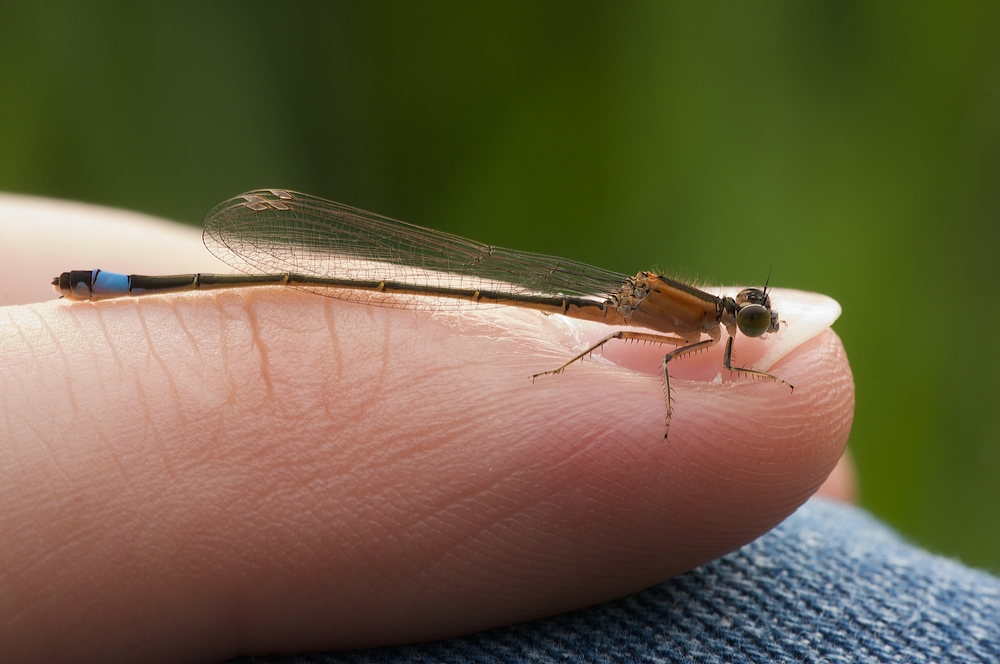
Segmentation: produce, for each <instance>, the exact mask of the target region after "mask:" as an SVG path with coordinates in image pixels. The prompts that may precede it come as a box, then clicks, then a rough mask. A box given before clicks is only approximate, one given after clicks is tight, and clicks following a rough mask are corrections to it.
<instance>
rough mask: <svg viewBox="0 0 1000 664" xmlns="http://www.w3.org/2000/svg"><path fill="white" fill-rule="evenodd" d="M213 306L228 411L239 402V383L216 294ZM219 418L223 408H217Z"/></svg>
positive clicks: (232, 409)
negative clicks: (225, 385)
mask: <svg viewBox="0 0 1000 664" xmlns="http://www.w3.org/2000/svg"><path fill="white" fill-rule="evenodd" d="M214 302H215V307H216V309H217V310H218V312H219V315H218V318H217V320H218V322H219V339H220V340H221V343H220V344H219V357H220V359H221V360H222V373H223V374H224V375H225V376H226V380H227V381H228V383H229V391H228V393H227V394H228V396H227V398H226V404H227V405H228V406H229V410H230V412H233V411H235V410H236V406H237V404H238V403H239V396H238V394H239V383H238V382H237V380H236V376H235V375H234V374H233V369H232V367H231V366H230V362H229V344H228V343H227V342H228V340H229V334H228V333H227V332H226V315H225V311H224V310H223V308H222V306H221V301H220V298H219V297H218V296H216V297H215V300H214ZM219 417H220V419H222V420H224V419H225V413H224V411H223V409H221V408H220V409H219ZM221 424H222V428H223V429H224V428H225V423H224V421H223V422H221Z"/></svg>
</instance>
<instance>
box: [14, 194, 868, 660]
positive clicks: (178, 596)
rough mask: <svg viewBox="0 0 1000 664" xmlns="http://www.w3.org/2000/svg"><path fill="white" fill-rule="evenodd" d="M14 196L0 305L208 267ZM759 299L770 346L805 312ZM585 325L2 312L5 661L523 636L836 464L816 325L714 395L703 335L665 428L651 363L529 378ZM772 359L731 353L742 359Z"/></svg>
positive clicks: (323, 315)
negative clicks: (78, 286) (754, 372)
mask: <svg viewBox="0 0 1000 664" xmlns="http://www.w3.org/2000/svg"><path fill="white" fill-rule="evenodd" d="M25 210H27V213H28V214H33V215H36V217H34V218H35V219H36V221H37V222H41V221H43V220H44V221H45V222H46V223H50V224H51V226H50V227H48V228H49V230H52V231H54V235H50V236H46V235H45V233H46V229H45V228H41V227H40V226H37V225H36V226H34V227H32V228H30V229H28V230H29V231H30V232H29V237H34V238H36V239H37V241H35V242H28V241H26V240H24V237H25V236H24V235H20V236H19V237H18V238H17V240H16V241H12V240H11V237H12V236H13V234H14V232H15V231H14V230H12V228H11V227H9V226H8V227H4V226H2V225H0V232H3V233H4V234H5V237H6V238H7V240H6V241H4V243H3V247H2V251H3V254H4V259H5V267H4V268H2V269H3V270H4V271H9V270H11V269H12V268H17V271H18V274H19V275H20V278H21V279H22V280H28V279H29V278H30V281H23V282H22V283H24V284H25V286H23V287H17V286H15V287H13V288H14V289H15V290H14V291H12V292H11V293H8V294H7V297H9V298H11V299H10V300H7V301H12V300H13V299H15V298H20V297H23V298H26V300H27V301H33V300H36V299H37V297H39V296H40V295H41V293H40V292H39V295H35V294H34V291H31V292H29V289H32V288H43V287H44V288H45V289H49V288H50V287H49V286H48V285H47V284H48V282H49V281H50V280H51V278H52V277H53V276H54V275H56V274H58V273H59V272H61V271H63V270H66V269H71V268H72V269H78V268H91V267H106V268H107V269H111V270H115V271H119V272H144V273H156V272H186V271H226V270H225V268H220V267H219V265H218V264H217V263H216V262H215V261H214V259H211V257H210V256H209V255H208V254H207V252H205V251H204V249H203V248H202V247H201V246H200V240H199V238H198V233H197V232H195V231H188V230H186V229H175V228H171V227H161V226H158V225H156V224H155V223H152V225H150V222H145V223H144V222H142V220H138V221H133V220H128V221H127V224H128V226H127V227H128V228H130V229H132V231H130V232H133V233H134V234H133V235H132V236H131V239H128V238H126V239H122V235H121V230H120V229H119V230H118V231H117V234H115V235H104V233H105V232H106V231H107V229H106V228H105V227H106V226H107V225H108V224H111V225H112V226H115V223H114V218H116V217H121V218H122V219H125V213H114V212H109V211H103V210H95V209H93V208H87V207H78V206H73V205H68V204H61V203H55V202H51V201H42V200H37V199H35V200H25V199H20V198H16V197H15V198H4V199H0V224H3V223H6V222H11V220H13V221H12V222H11V223H13V224H14V225H15V226H17V227H18V228H19V229H20V230H18V231H17V233H23V232H24V227H23V226H18V225H19V224H21V223H22V222H20V221H19V220H18V215H23V214H25ZM81 215H82V216H84V217H87V219H86V220H84V221H80V218H81ZM88 215H90V216H88ZM102 225H103V226H102ZM106 237H115V238H116V240H115V242H114V243H113V244H112V245H111V246H110V247H109V246H108V245H107V244H106V242H105V238H106ZM130 242H131V243H134V244H133V245H131V246H134V247H136V249H135V250H130V249H129V248H128V247H129V246H130V245H129V243H130ZM115 256H117V257H118V258H117V259H116V258H115ZM7 283H10V282H7ZM28 284H30V285H28ZM36 284H41V286H36ZM22 293H25V294H24V295H22ZM50 297H54V293H53V294H52V295H51V296H50ZM803 298H804V299H803ZM775 299H776V300H777V301H778V303H785V305H786V307H785V308H782V307H781V306H778V309H779V311H781V313H782V317H783V318H786V319H788V322H789V323H790V325H789V328H788V331H792V332H794V331H795V329H796V327H798V328H799V329H800V330H801V329H804V327H805V324H802V325H799V324H798V321H797V320H796V319H792V318H790V317H789V315H788V314H787V313H786V312H788V311H791V310H794V309H795V306H793V305H794V304H795V303H803V304H808V303H809V302H813V304H815V305H816V306H817V307H819V306H820V304H817V303H818V302H820V301H811V300H809V299H808V296H807V295H803V294H796V293H795V292H792V291H776V295H775ZM26 300H25V299H22V300H21V301H26ZM823 306H826V305H823ZM827 314H828V317H829V316H833V317H835V313H834V314H830V312H829V311H827ZM830 322H832V318H831V319H830V320H829V321H828V322H827V323H825V324H823V325H822V326H820V327H819V328H818V330H823V328H825V327H826V326H827V325H829V323H830ZM811 324H814V325H815V324H816V322H815V321H813V322H812V323H811ZM818 330H817V331H818ZM605 333H606V330H605V329H604V327H603V326H600V325H596V324H587V323H581V322H576V321H568V320H566V319H564V318H562V317H559V316H543V315H540V314H536V313H534V312H525V311H520V310H513V309H509V308H488V307H480V308H475V307H470V308H469V309H468V310H466V311H460V312H454V311H442V312H435V313H428V312H413V311H405V310H393V309H387V308H380V307H374V306H365V305H358V304H350V303H347V302H342V301H338V300H333V299H329V298H322V297H317V296H315V295H311V294H306V293H301V292H297V291H292V290H288V289H281V288H258V289H245V290H234V291H225V292H221V291H218V292H206V293H190V294H180V295H168V296H157V297H148V298H134V299H131V298H130V299H122V300H117V301H107V302H101V303H94V304H92V303H69V302H65V301H62V302H60V301H49V302H44V303H41V304H33V305H28V306H12V307H9V308H5V309H4V310H3V311H2V317H0V339H2V346H0V349H2V360H0V381H2V382H0V396H2V402H0V408H2V410H3V417H4V420H3V421H4V425H3V430H2V431H3V433H2V436H0V441H2V443H0V533H3V545H2V547H0V587H2V588H4V592H3V593H2V594H0V625H2V627H0V652H4V653H7V656H8V657H10V658H11V659H12V660H17V661H35V660H38V661H41V660H62V659H67V658H72V659H80V660H83V659H100V660H102V661H118V660H123V661H124V660H128V661H136V660H138V661H149V662H154V661H188V660H190V661H215V660H221V659H225V658H227V657H231V656H233V655H236V654H239V653H267V652H303V651H309V650H321V649H334V648H354V647H364V646H372V645H380V644H390V643H400V642H408V641H415V640H429V639H438V638H446V637H449V636H454V635H457V634H463V633H468V632H472V631H476V630H481V629H485V628H488V627H492V626H496V625H501V624H510V623H515V622H520V621H524V620H528V619H531V618H535V617H539V616H544V615H550V614H554V613H558V612H561V611H566V610H570V609H574V608H578V607H582V606H586V605H590V604H594V603H598V602H602V601H605V600H608V599H611V598H614V597H619V596H622V595H625V594H628V593H631V592H633V591H636V590H638V589H640V588H643V587H647V586H649V585H652V584H655V583H657V582H659V581H661V580H663V579H666V578H668V577H670V576H673V575H676V574H679V573H681V572H684V571H686V570H688V569H691V568H693V567H695V566H697V565H699V564H701V563H704V562H706V561H708V560H710V559H712V558H715V557H717V556H719V555H722V554H723V553H725V552H728V551H731V550H733V549H735V548H737V547H739V546H740V545H742V544H744V543H746V542H748V541H751V540H753V539H754V538H756V537H757V536H759V535H760V534H762V533H764V532H766V531H767V530H769V529H770V528H771V527H773V526H774V525H775V524H777V523H778V522H780V521H781V520H782V519H783V518H784V517H786V516H787V515H788V514H790V513H791V512H793V511H794V510H795V509H796V508H797V507H798V506H799V505H800V504H801V503H802V502H803V501H805V500H806V499H807V498H808V497H809V496H810V495H812V494H813V493H815V492H816V490H817V488H818V487H820V485H821V484H822V482H823V480H824V478H825V477H827V475H828V474H829V473H830V471H831V469H833V468H834V466H835V465H836V463H837V460H838V459H839V458H840V456H841V452H842V451H843V448H844V445H845V443H846V440H847V436H848V433H849V430H850V424H851V418H852V412H853V403H854V401H853V399H854V391H853V382H852V380H851V374H850V369H849V366H848V364H847V359H846V355H845V354H844V350H843V347H842V345H841V344H840V340H839V339H838V338H837V336H836V335H835V334H834V333H833V332H832V331H831V330H829V329H825V331H818V333H817V334H815V335H814V336H811V337H809V338H804V339H801V340H799V342H798V343H797V344H796V345H794V346H793V347H791V348H788V349H787V354H785V355H784V356H783V357H782V358H781V359H780V361H779V362H778V363H777V364H776V365H775V366H774V367H773V369H772V370H773V371H774V372H775V373H776V374H778V375H780V376H781V377H782V378H784V379H786V380H788V381H789V382H790V383H792V384H794V385H795V391H794V392H793V393H789V390H788V389H787V388H786V387H784V386H782V385H779V384H776V383H772V382H770V381H766V380H762V381H754V382H751V381H739V382H737V383H735V384H728V383H725V384H718V383H713V382H711V381H712V378H713V377H714V376H715V375H716V374H717V373H718V372H719V371H720V369H721V365H722V360H721V353H722V348H721V345H720V346H717V347H715V348H713V349H711V351H709V352H706V353H701V354H698V355H696V356H693V357H690V358H685V359H684V360H682V361H678V362H676V363H672V364H671V377H672V382H671V385H672V386H673V388H674V390H675V393H676V396H675V398H676V403H675V409H674V416H673V421H672V424H671V429H670V440H669V441H668V442H664V441H663V439H662V434H663V417H664V406H663V401H662V399H663V396H662V383H661V381H660V378H659V377H658V372H659V361H658V358H659V357H660V356H662V352H663V351H662V349H658V348H655V347H643V346H640V345H635V344H620V345H614V346H612V345H609V346H608V348H607V351H606V353H605V360H608V361H605V360H602V359H600V357H599V356H598V357H595V359H594V360H593V361H585V362H583V363H581V364H576V365H574V366H572V367H571V368H570V369H569V370H567V371H566V373H565V374H563V375H560V376H554V377H546V378H545V379H544V380H543V379H539V380H537V381H535V383H534V384H532V383H531V381H530V379H529V377H530V376H531V375H532V374H534V373H537V372H538V371H539V370H545V369H547V368H550V367H553V366H558V365H559V364H561V363H562V361H564V360H565V358H566V357H567V356H568V355H569V354H570V353H571V352H572V350H573V349H574V348H577V347H578V346H582V345H583V344H585V343H586V342H588V341H593V340H594V339H597V338H600V337H601V336H602V335H603V334H605ZM784 334H785V332H783V333H782V335H784ZM782 338H784V337H783V336H782V337H779V340H780V339H782ZM788 338H789V339H790V338H791V337H788ZM774 344H775V341H771V342H762V341H759V340H749V339H745V338H742V337H741V338H740V339H739V340H738V343H737V352H738V353H740V355H739V361H740V362H741V363H746V364H748V365H749V364H753V363H754V362H755V361H756V359H757V358H758V357H759V356H760V355H761V354H763V353H765V352H767V351H768V349H769V348H771V347H772V346H773V345H774ZM611 362H614V363H615V364H618V365H619V366H618V367H616V366H614V365H613V364H612V363H611ZM622 366H624V367H629V368H630V369H631V370H623V369H622V368H620V367H622Z"/></svg>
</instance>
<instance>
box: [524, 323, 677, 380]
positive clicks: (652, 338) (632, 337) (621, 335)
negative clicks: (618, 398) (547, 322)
mask: <svg viewBox="0 0 1000 664" xmlns="http://www.w3.org/2000/svg"><path fill="white" fill-rule="evenodd" d="M612 339H625V340H626V341H649V342H651V343H656V344H670V345H671V346H680V345H681V344H686V343H687V341H685V340H684V339H681V338H680V337H670V336H667V335H665V334H647V333H645V332H628V331H626V330H621V331H619V332H615V333H613V334H609V335H608V336H606V337H604V338H603V339H601V340H600V341H598V342H597V343H596V344H594V345H593V346H591V347H590V348H588V349H587V350H585V351H583V352H582V353H580V354H579V355H577V356H576V357H574V358H573V359H571V360H570V361H569V362H567V363H566V364H564V365H562V366H561V367H559V368H558V369H552V370H551V371H543V372H541V373H536V374H535V375H534V376H532V377H531V380H532V381H534V380H535V379H536V378H538V377H539V376H551V375H554V374H558V373H562V372H563V371H564V370H565V369H566V367H568V366H569V365H571V364H573V363H574V362H577V361H579V360H582V359H583V358H585V357H587V356H588V355H590V354H591V353H593V352H594V351H595V350H597V349H598V348H600V347H601V346H603V345H604V344H606V343H608V342H609V341H611V340H612ZM675 352H676V351H675Z"/></svg>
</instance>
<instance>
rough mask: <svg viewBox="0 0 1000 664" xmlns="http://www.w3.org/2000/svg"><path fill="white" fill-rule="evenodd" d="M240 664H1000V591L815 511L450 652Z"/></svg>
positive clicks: (383, 651) (424, 649) (453, 645)
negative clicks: (618, 591)
mask: <svg viewBox="0 0 1000 664" xmlns="http://www.w3.org/2000/svg"><path fill="white" fill-rule="evenodd" d="M231 662H232V663H233V664H235V663H237V662H239V663H240V664H251V663H255V664H258V663H259V664H262V663H264V662H268V663H270V664H279V663H280V664H291V663H293V662H295V663H300V662H301V663H306V662H309V663H320V662H324V663H325V662H354V663H358V664H361V663H369V662H371V663H374V662H385V663H388V662H393V663H396V662H421V663H423V662H483V663H485V662H498V663H499V662H505V663H506V662H532V663H535V664H547V663H549V662H704V663H706V664H716V663H720V664H721V663H722V662H731V663H744V662H754V663H756V662H908V663H909V662H1000V579H997V578H996V577H994V576H991V575H989V574H986V573H985V572H980V571H977V570H973V569H969V568H967V567H964V566H962V565H961V564H959V563H956V562H954V561H951V560H948V559H946V558H942V557H939V556H935V555H932V554H930V553H927V552H926V551H923V550H921V549H918V548H915V547H914V546H912V545H910V544H907V543H906V542H904V541H903V540H902V539H901V538H900V537H899V535H897V534H896V533H894V532H892V531H891V530H889V529H888V528H886V527H885V526H884V525H882V524H881V523H879V522H878V521H876V520H875V519H873V518H872V517H871V516H870V515H868V514H867V513H866V512H864V511H862V510H860V509H858V508H855V507H849V506H846V505H842V504H839V503H834V502H830V501H826V500H823V499H817V498H814V499H813V500H810V501H809V502H808V503H806V504H805V505H804V506H802V507H801V508H800V509H799V510H798V512H796V513H795V514H793V515H792V516H791V517H789V518H788V519H787V520H786V521H785V522H784V523H782V524H781V525H780V526H778V527H777V528H775V529H774V530H773V531H771V532H770V533H768V534H767V535H764V536H763V537H761V538H760V539H758V540H757V541H755V542H753V543H751V544H748V545H747V546H745V547H743V548H742V549H740V550H739V551H736V552H734V553H731V554H729V555H727V556H725V557H723V558H720V559H718V560H714V561H712V562H710V563H708V564H706V565H703V566H701V567H699V568H697V569H695V570H692V571H691V572H688V573H687V574H683V575H681V576H678V577H676V578H673V579H670V580H669V581H665V582H663V583H661V584H659V585H657V586H654V587H652V588H648V589H646V590H643V591H642V592H639V593H636V594H635V595H632V596H630V597H625V598H623V599H619V600H616V601H614V602H608V603H606V604H602V605H599V606H594V607H590V608H587V609H583V610H580V611H574V612H572V613H567V614H563V615H559V616H555V617H553V618H546V619H543V620H536V621H534V622H530V623H525V624H522V625H515V626H513V627H504V628H501V629H495V630H491V631H488V632H482V633H479V634H472V635H469V636H464V637H461V638H457V639H451V640H448V641H438V642H434V643H425V644H418V645H407V646H395V647H389V648H376V649H372V650H359V651H351V652H340V653H327V654H310V655H300V656H293V657H244V658H238V659H236V660H231Z"/></svg>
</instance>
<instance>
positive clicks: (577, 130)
mask: <svg viewBox="0 0 1000 664" xmlns="http://www.w3.org/2000/svg"><path fill="white" fill-rule="evenodd" d="M256 187H285V188H291V189H297V190H301V191H307V192H310V193H313V194H316V195H319V196H323V197H326V198H332V199H335V200H338V201H342V202H345V203H349V204H352V205H356V206H359V207H363V208H366V209H371V210H374V211H377V212H381V213H383V214H387V215H390V216H394V217H397V218H401V219H405V220H407V221H412V222H415V223H418V224H421V225H425V226H432V227H435V228H440V229H444V230H448V231H452V232H456V233H459V234H462V235H467V236H470V237H473V238H475V239H478V240H482V241H485V242H490V243H494V244H500V245H505V246H512V247H516V248H519V249H526V250H533V251H539V252H544V253H554V254H558V255H562V256H567V257H571V258H574V259H577V260H582V261H586V262H589V263H595V264H598V265H601V266H603V267H608V268H612V269H616V270H620V271H623V272H635V271H637V270H639V269H646V268H649V267H651V266H654V265H661V266H670V267H671V268H679V269H680V270H682V273H687V274H693V275H697V276H699V277H701V278H703V279H706V280H710V281H712V282H717V283H760V282H761V281H763V279H764V278H765V277H766V275H767V273H768V271H769V270H771V283H772V284H774V285H778V286H786V287H793V288H799V289H804V290H813V291H819V292H822V293H827V294H829V295H831V296H833V297H835V298H836V299H837V300H839V301H840V303H841V304H842V305H843V307H844V315H843V317H842V318H841V320H840V321H839V322H838V323H837V324H836V330H837V332H838V333H839V334H840V335H841V337H842V338H843V340H844V344H845V345H846V347H847V350H848V354H849V356H850V359H851V364H852V367H853V369H854V372H855V379H856V381H857V413H856V419H855V423H854V430H853V433H852V435H851V446H852V449H853V451H854V453H855V455H856V459H857V464H858V466H859V470H860V475H861V490H862V498H863V502H864V505H865V506H867V507H868V508H869V509H870V510H872V511H873V512H874V513H875V514H877V515H879V516H880V517H882V518H884V519H886V520H888V521H889V522H890V523H892V524H894V525H895V526H896V527H898V528H899V529H901V530H902V531H903V532H905V533H907V534H908V535H910V536H911V537H912V538H913V539H915V540H916V541H917V542H919V543H921V544H923V545H925V546H927V547H929V548H931V549H933V550H936V551H941V552H945V553H947V554H949V555H954V556H957V557H960V558H961V559H962V560H964V561H965V562H967V563H970V564H973V565H977V566H983V567H986V568H989V569H991V570H993V571H1000V481H998V479H1000V444H998V442H1000V404H998V401H1000V399H998V397H1000V388H998V386H997V376H998V373H1000V371H998V370H1000V352H998V349H997V328H998V323H1000V320H998V319H1000V311H998V307H997V305H996V298H997V295H998V293H997V283H998V279H997V277H998V275H1000V267H998V263H1000V4H998V3H996V2H987V3H981V4H980V3H974V2H968V3H948V4H946V3H917V2H897V3H854V2H812V3H792V2H788V3H774V2H765V3H735V2H733V3H688V4H670V3H665V2H647V3H642V2H629V3H606V4H596V3H585V2H558V3H553V2H549V3H535V2H480V3H464V2H452V3H448V2H444V3H442V2H421V3H391V2H378V3H361V2H359V3H355V4H335V3H327V2H316V3H297V4H295V5H291V4H280V5H278V4H275V5H270V4H263V3H254V2H239V3H237V2H217V3H211V4H208V3H184V4H181V3H169V4H160V3H120V4H95V3H88V4H84V3H68V4H53V3H47V4H41V3H33V4H29V3H21V4H16V5H15V4H12V3H5V4H4V7H3V38H2V41H0V190H4V191H11V192H24V193H32V194H41V195H47V196H56V197H63V198H72V199H80V200H85V201H93V202H96V203H103V204H107V205H114V206H121V207H125V208H131V209H135V210H141V211H144V212H149V213H153V214H158V215H162V216H165V217H169V218H173V219H178V220H183V221H187V222H190V223H192V224H199V223H200V222H201V220H202V218H203V217H204V214H205V213H206V212H207V211H208V210H209V209H211V208H212V206H213V205H215V204H216V203H218V202H219V201H221V200H223V199H226V198H229V197H231V196H233V195H235V194H237V193H239V192H242V191H245V190H247V189H251V188H256Z"/></svg>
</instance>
